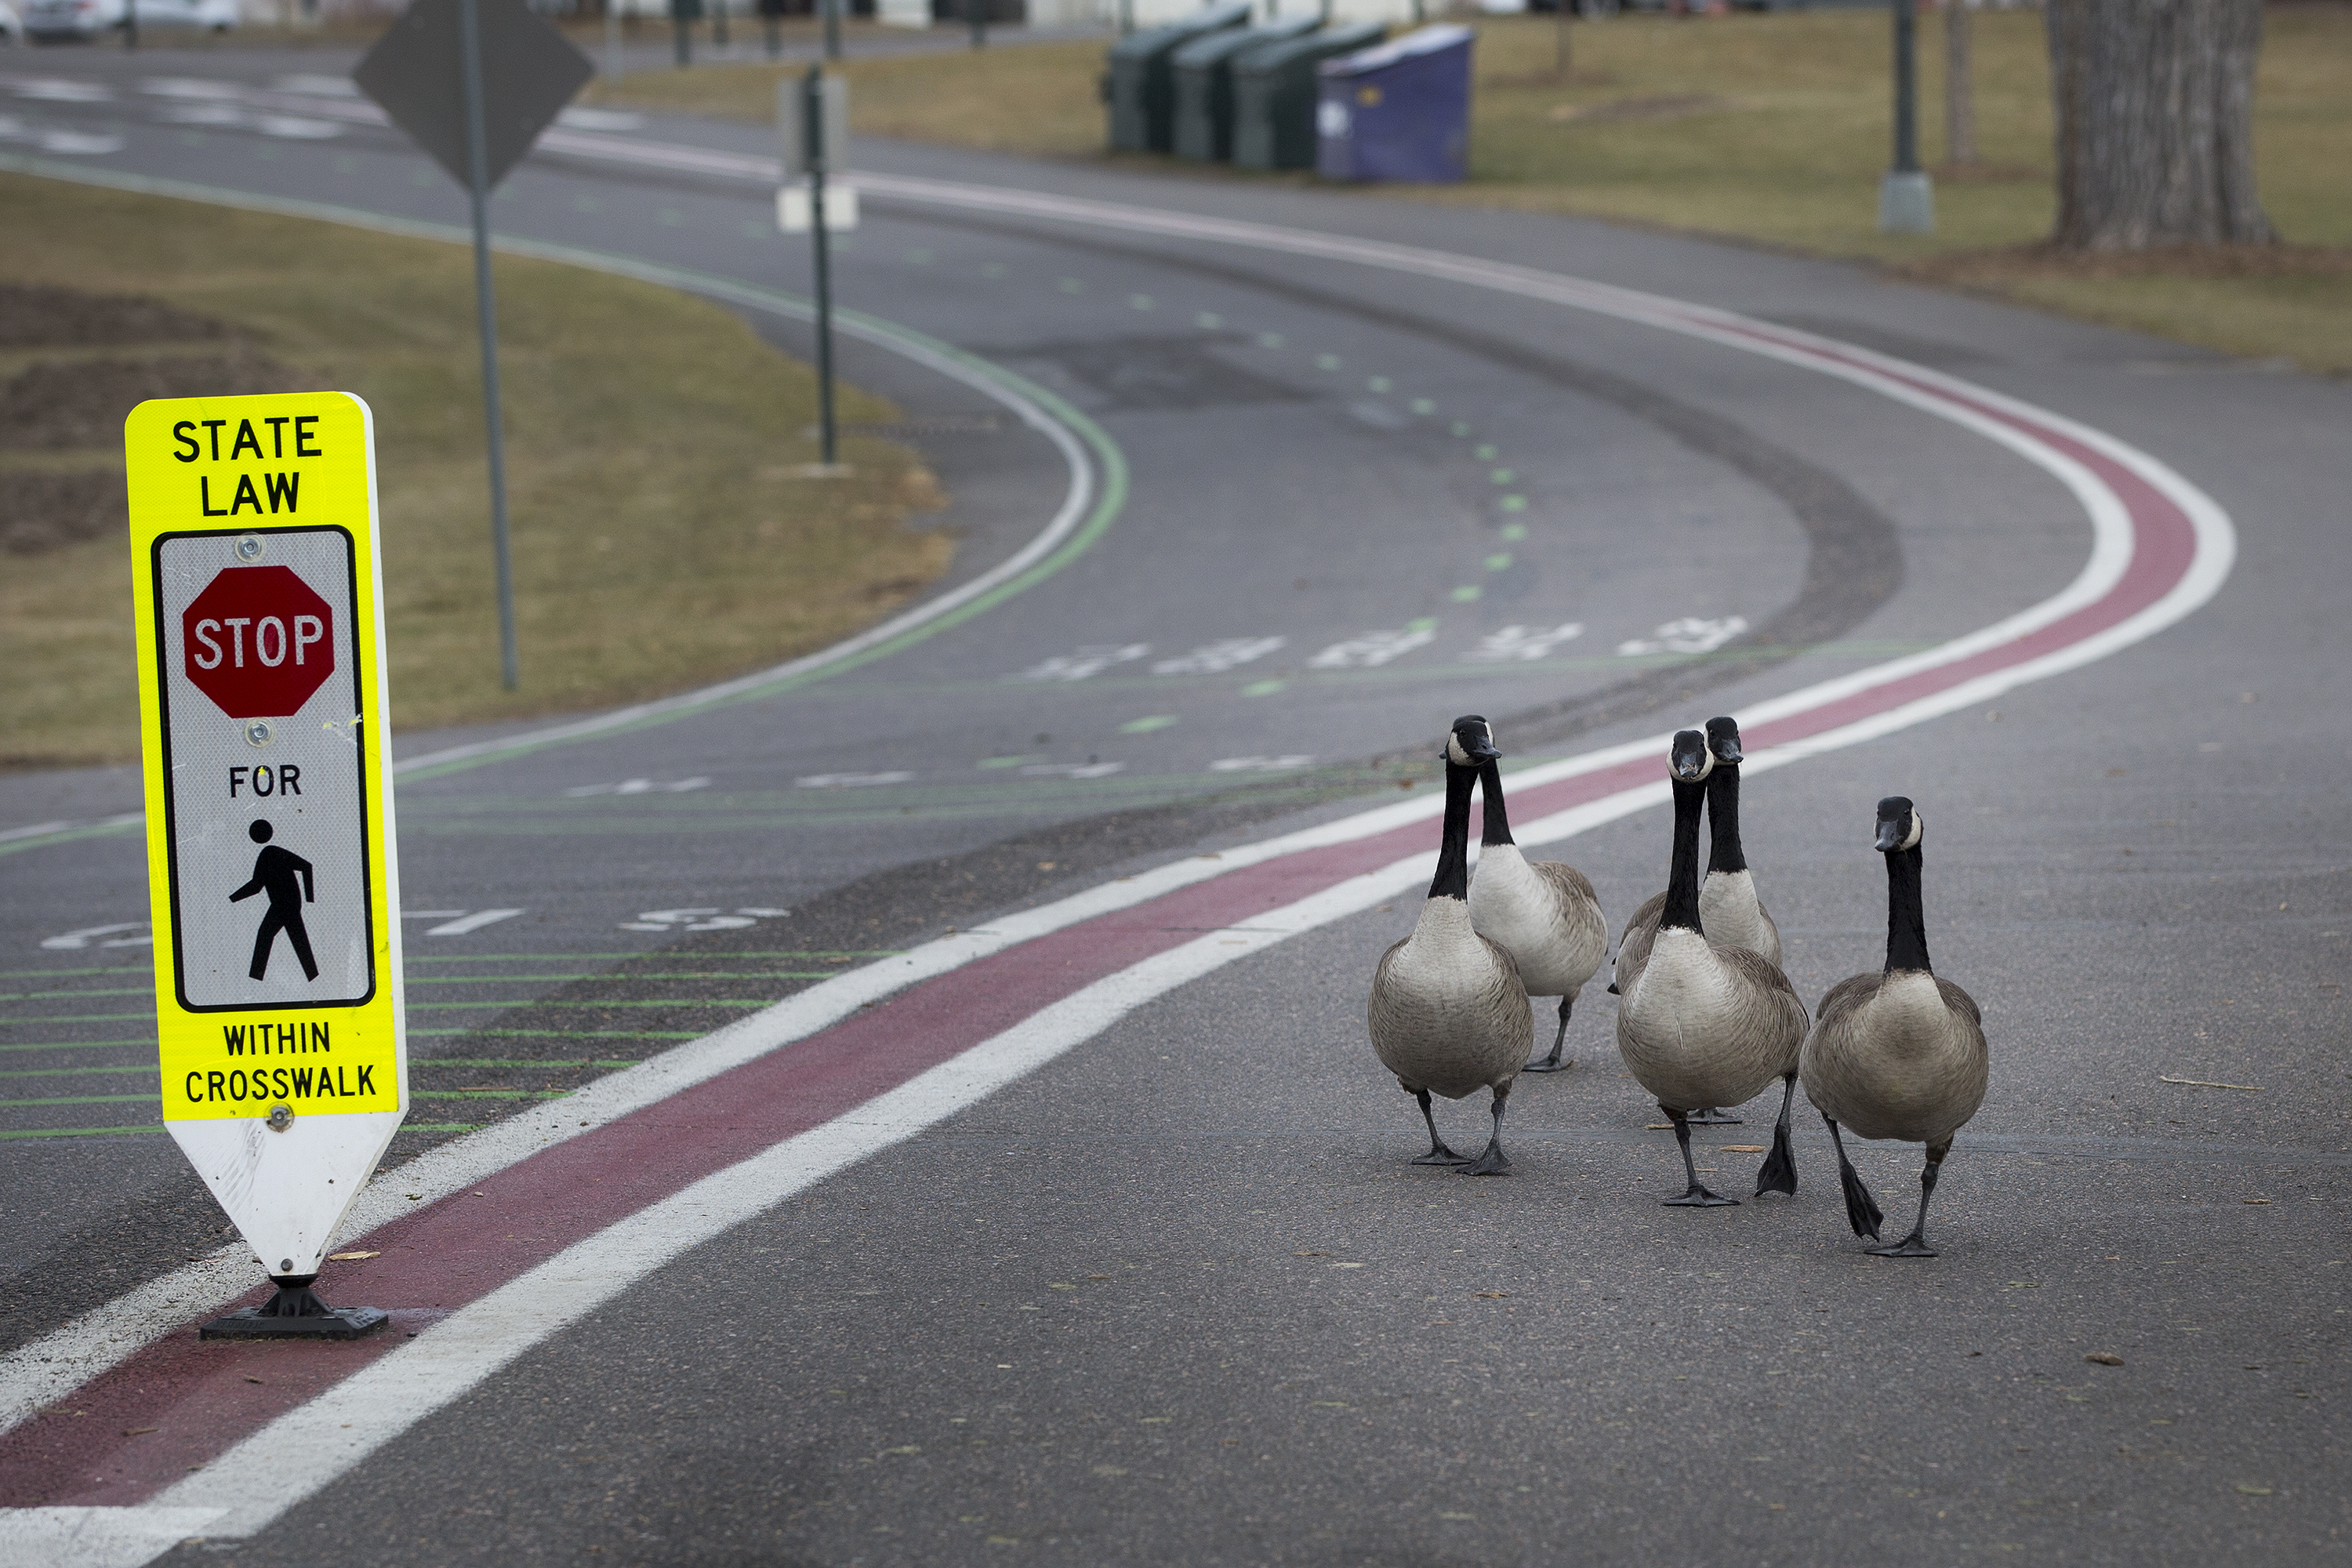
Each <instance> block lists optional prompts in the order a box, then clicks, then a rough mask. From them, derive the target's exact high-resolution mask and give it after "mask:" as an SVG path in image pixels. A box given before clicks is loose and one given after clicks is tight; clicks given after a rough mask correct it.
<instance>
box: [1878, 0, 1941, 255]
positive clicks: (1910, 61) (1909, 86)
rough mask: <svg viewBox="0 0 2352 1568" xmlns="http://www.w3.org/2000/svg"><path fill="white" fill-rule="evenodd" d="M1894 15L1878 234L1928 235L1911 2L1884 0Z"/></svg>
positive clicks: (1932, 221) (1932, 203)
mask: <svg viewBox="0 0 2352 1568" xmlns="http://www.w3.org/2000/svg"><path fill="white" fill-rule="evenodd" d="M1889 3H1890V4H1891V5H1893V7H1894V11H1895V166H1894V167H1893V168H1891V169H1889V170H1888V171H1887V172H1886V174H1885V178H1883V179H1882V180H1880V181H1879V184H1878V227H1879V232H1880V233H1882V234H1928V233H1932V232H1933V231H1934V230H1935V227H1936V193H1935V187H1934V185H1933V184H1930V183H1929V181H1928V179H1927V174H1925V173H1924V172H1923V171H1922V170H1921V169H1920V167H1919V26H1918V22H1919V17H1918V3H1917V0H1889Z"/></svg>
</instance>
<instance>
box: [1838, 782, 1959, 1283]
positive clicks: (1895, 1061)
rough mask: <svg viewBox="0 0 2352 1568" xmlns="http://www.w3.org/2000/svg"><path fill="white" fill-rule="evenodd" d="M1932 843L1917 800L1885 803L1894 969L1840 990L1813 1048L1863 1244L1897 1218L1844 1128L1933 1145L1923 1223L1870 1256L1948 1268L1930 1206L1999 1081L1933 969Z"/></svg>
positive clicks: (1925, 1174)
mask: <svg viewBox="0 0 2352 1568" xmlns="http://www.w3.org/2000/svg"><path fill="white" fill-rule="evenodd" d="M1926 832H1927V830H1926V826H1925V825H1924V824H1923V823H1922V822H1921V821H1920V818H1919V811H1918V808H1917V807H1916V805H1913V804H1912V803H1911V801H1910V799H1909V798H1908V797H1907V796H1905V795H1889V796H1887V797H1886V798H1885V800H1882V801H1880V802H1879V803H1878V826H1877V834H1876V837H1875V838H1874V842H1873V845H1872V847H1874V849H1876V850H1877V851H1878V853H1879V854H1881V855H1883V856H1885V859H1886V965H1885V968H1884V969H1883V970H1881V971H1879V972H1878V973H1874V974H1857V975H1855V976H1853V978H1852V979H1850V980H1842V981H1840V982H1839V983H1838V984H1835V985H1833V986H1832V987H1830V990H1829V994H1827V995H1825V996H1823V997H1822V1008H1821V1022H1820V1023H1819V1024H1818V1025H1816V1026H1814V1029H1813V1033H1812V1037H1811V1039H1809V1040H1807V1041H1806V1042H1805V1053H1804V1066H1803V1072H1804V1079H1805V1098H1806V1099H1808V1100H1811V1101H1812V1102H1813V1105H1814V1107H1815V1109H1817V1110H1820V1111H1821V1113H1822V1121H1826V1122H1827V1123H1828V1124H1829V1130H1830V1141H1831V1142H1832V1143H1833V1144H1835V1145H1836V1147H1837V1159H1838V1181H1839V1184H1840V1185H1841V1186H1843V1189H1844V1191H1845V1214H1846V1223H1847V1224H1848V1225H1849V1226H1852V1227H1853V1233H1854V1235H1856V1236H1858V1237H1866V1238H1868V1239H1869V1240H1872V1241H1876V1240H1877V1239H1878V1227H1879V1225H1880V1222H1881V1221H1882V1220H1883V1219H1884V1218H1885V1215H1882V1214H1881V1213H1880V1212H1879V1208H1878V1205H1877V1203H1876V1202H1875V1201H1874V1199H1873V1198H1872V1197H1871V1195H1870V1189H1869V1188H1868V1187H1866V1186H1864V1185H1863V1183H1862V1178H1861V1177H1860V1176H1858V1175H1856V1174H1855V1173H1854V1169H1853V1164H1852V1163H1850V1162H1849V1161H1848V1160H1847V1159H1846V1154H1845V1140H1844V1139H1843V1137H1841V1136H1840V1135H1839V1127H1840V1124H1841V1123H1843V1125H1844V1126H1845V1127H1846V1128H1847V1129H1849V1130H1851V1131H1853V1132H1854V1133H1855V1134H1857V1135H1858V1136H1860V1137H1864V1138H1892V1139H1898V1140H1900V1141H1902V1142H1909V1143H1923V1144H1925V1145H1927V1163H1925V1164H1924V1165H1923V1166H1922V1167H1921V1168H1920V1171H1919V1218H1918V1221H1917V1223H1916V1224H1915V1225H1913V1226H1912V1227H1911V1234H1910V1235H1908V1236H1906V1237H1904V1238H1903V1239H1902V1240H1901V1241H1898V1242H1895V1243H1894V1244H1892V1245H1891V1246H1885V1247H1871V1248H1870V1249H1869V1250H1870V1251H1871V1252H1872V1253H1873V1254H1874V1255H1876V1256H1877V1257H1880V1258H1933V1257H1935V1256H1936V1254H1935V1252H1934V1251H1933V1250H1932V1249H1931V1248H1930V1247H1928V1246H1927V1204H1928V1201H1929V1200H1930V1199H1932V1198H1933V1197H1934V1196H1935V1195H1936V1179H1937V1175H1938V1174H1939V1173H1941V1172H1942V1170H1943V1164H1944V1157H1945V1156H1946V1155H1947V1154H1948V1153H1950V1152H1951V1149H1952V1138H1953V1135H1954V1134H1955V1133H1957V1132H1958V1131H1959V1130H1960V1129H1961V1128H1962V1127H1965V1126H1966V1125H1968V1122H1969V1118H1970V1117H1972V1116H1974V1115H1975V1114H1976V1113H1977V1108H1978V1107H1979V1106H1980V1105H1982V1104H1983V1103H1984V1097H1985V1088H1986V1085H1987V1084H1988V1083H1989V1082H1990V1076H1991V1063H1990V1053H1989V1052H1988V1050H1987V1048H1986V1046H1985V1034H1984V1015H1983V1014H1982V1013H1981V1012H1980V1011H1979V1009H1978V1007H1977V1004H1976V999H1975V998H1974V997H1972V996H1970V995H1969V994H1968V993H1967V992H1965V991H1963V990H1961V989H1960V988H1959V987H1958V985H1955V984H1952V983H1951V982H1950V981H1948V980H1946V979H1945V978H1943V976H1941V975H1939V974H1937V973H1936V972H1935V967H1934V965H1933V964H1932V963H1929V962H1928V958H1927V909H1926V904H1925V900H1924V899H1923V897H1922V895H1921V892H1920V886H1919V873H1920V868H1921V866H1922V864H1923V863H1924V857H1923V856H1922V855H1921V854H1920V852H1919V845H1920V840H1921V839H1922V838H1924V837H1926Z"/></svg>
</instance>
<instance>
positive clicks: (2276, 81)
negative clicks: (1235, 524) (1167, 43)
mask: <svg viewBox="0 0 2352 1568" xmlns="http://www.w3.org/2000/svg"><path fill="white" fill-rule="evenodd" d="M2265 25H2266V26H2267V29H2268V31H2267V36H2266V42H2265V44H2264V47H2263V58H2262V65H2261V71H2260V78H2259V81H2258V85H2257V91H2256V96H2255V139H2256V140H2255V147H2256V156H2257V160H2258V172H2259V177H2260V181H2261V187H2262V193H2263V203H2264V205H2265V206H2266V207H2267V208H2268V210H2269V212H2270V215H2271V216H2272V219H2273V222H2275V223H2276V224H2277V226H2278V227H2279V230H2280V232H2281V233H2282V234H2283V235H2284V237H2286V238H2287V239H2288V240H2289V241H2291V242H2293V245H2292V246H2291V247H2287V248H2284V249H2281V250H2279V251H2277V252H2274V253H2273V254H2271V255H2270V256H2269V257H2268V258H2267V259H2265V260H2263V262H2261V263H2259V264H2257V265H2254V266H2251V267H2248V266H2243V265H2241V264H2240V263H2238V262H2235V261H2232V260H2231V259H2229V258H2227V257H2217V256H2215V255H2212V254H2206V253H2197V252H2183V253H2175V254H2169V255H2163V256H2157V257H2152V258H2146V259H2145V261H2143V262H2142V263H2139V264H2137V265H2134V266H2131V267H2124V268H2119V267H2116V266H2114V265H2111V264H2108V263H2105V262H2084V261H2082V260H2078V259H2075V258H2065V257H2060V256H2055V255H2053V254H2051V253H2049V252H2048V251H2046V250H2045V249H2044V248H2043V247H2042V244H2041V242H2042V239H2043V237H2045V236H2046V235H2047V234H2048V233H2049V230H2050V226H2051V221H2052V218H2053V216H2054V212H2055V201H2054V197H2053V191H2052V149H2051V110H2050V84H2049V68H2048V56H2047V50H2046V47H2045V44H2044V40H2043V36H2042V20H2041V17H2040V16H2038V15H2037V14H2035V13H2033V12H2031V11H2026V10H2007V11H1979V12H1978V13H1977V14H1976V17H1975V29H1974V37H1975V52H1976V73H1975V74H1976V105H1977V125H1978V133H1977V140H1978V158H1977V161H1976V163H1974V164H1973V165H1971V166H1969V167H1967V168H1954V167H1952V166H1950V165H1949V164H1948V162H1947V160H1946V156H1945V148H1944V135H1943V125H1944V118H1943V93H1944V76H1943V68H1944V58H1943V42H1942V40H1943V32H1942V24H1941V20H1940V18H1938V17H1937V16H1927V17H1923V18H1922V21H1921V25H1920V67H1921V83H1920V106H1921V110H1920V130H1921V142H1922V153H1923V155H1924V158H1925V160H1926V161H1927V163H1929V165H1930V167H1931V168H1932V169H1934V171H1935V173H1936V174H1937V181H1936V206H1937V232H1936V233H1935V234H1933V235H1928V236H1895V235H1882V234H1880V233H1879V232H1878V231H1877V200H1878V179H1879V175H1880V174H1881V173H1882V172H1883V171H1884V170H1885V167H1886V165H1887V163H1888V161H1889V142H1890V140H1891V130H1890V125H1891V110H1890V107H1889V102H1888V98H1889V89H1888V66H1887V55H1888V47H1889V44H1888V33H1887V26H1888V25H1887V20H1886V17H1885V14H1884V13H1883V12H1882V11H1878V10H1875V9H1871V10H1833V11H1781V12H1772V13H1767V14H1754V13H1741V14H1734V15H1732V16H1717V17H1707V18H1704V19H1698V18H1692V19H1683V18H1675V17H1667V16H1619V17H1615V18H1612V19H1611V20H1608V21H1605V22H1593V23H1578V24H1576V25H1574V26H1572V27H1571V28H1570V38H1571V40H1572V45H1571V47H1572V50H1573V55H1574V61H1573V63H1574V69H1573V71H1572V73H1571V74H1570V77H1569V78H1568V79H1565V80H1562V79H1560V78H1559V76H1558V75H1557V74H1556V73H1555V59H1556V56H1555V49H1556V44H1555V25H1554V24H1553V22H1552V21H1551V20H1550V19H1549V18H1548V17H1527V16H1497V17H1488V18H1484V19H1482V20H1480V21H1478V22H1477V23H1475V26H1476V27H1477V29H1478V35H1479V37H1478V47H1477V70H1478V91H1477V95H1476V98H1475V110H1474V115H1475V120H1474V124H1473V127H1472V133H1471V159H1472V170H1471V174H1472V177H1471V180H1470V181H1469V183H1467V184H1462V185H1454V186H1386V187H1381V191H1382V193H1383V194H1385V195H1403V196H1410V197H1416V198H1419V199H1423V200H1428V201H1435V202H1443V203H1448V204H1455V205H1469V206H1485V207H1495V206H1501V207H1509V208H1515V209H1518V210H1522V211H1530V212H1550V213H1560V214H1569V215H1575V216H1587V217H1600V218H1607V219H1612V220H1615V221H1618V222H1622V223H1631V224H1637V225H1644V226H1655V227H1660V228H1665V229H1672V230H1677V231H1681V232H1685V233H1693V234H1704V235H1710V236H1717V237H1725V238H1730V239H1736V240H1744V241H1748V242H1749V243H1754V244H1760V245H1764V246H1769V247H1775V248H1781V249H1788V250H1794V251H1801V252H1805V253H1809V254H1812V255H1824V256H1835V257H1843V258H1854V259H1861V260H1867V261H1874V262H1877V263H1880V264H1882V265H1885V266H1887V267H1889V268H1893V269H1895V271H1897V272H1898V273H1901V274H1903V275H1906V276H1911V277H1916V278H1917V279H1920V280H1922V281H1926V282H1933V283H1938V284H1944V285H1947V286H1957V287H1962V288H1968V289H1975V290H1979V291H1982V292H1987V293H1990V294H1995V295H1999V296H2001V297H2005V298H2010V299H2013V300H2021V301H2024V302H2028V303H2032V304H2036V305H2040V306H2042V307H2044V308H2047V309H2051V310H2059V311H2063V312H2064V313H2066V314H2069V315H2074V316H2077V317H2081V318H2085V319H2088V320H2093V321H2105V322H2108V323H2111V324H2114V325H2117V326H2124V327H2129V328H2133V329H2136V330H2138V331H2148V332H2154V333H2158V334H2159V335H2163V336H2168V337H2172V338H2176V339H2179V340H2181V341H2184V342H2195V343H2200V344H2202V345H2204V346H2206V347H2210V348H2213V349H2218V350H2221V351H2222V352H2225V353H2237V354H2244V355H2248V356H2251V357H2255V358H2273V357H2275V358H2284V359H2288V360H2291V361H2293V362H2294V363H2296V364H2298V365H2300V366H2302V367H2303V368H2305V369H2308V370H2317V371H2326V372H2333V373H2336V374H2347V373H2352V268H2347V265H2346V262H2345V257H2346V255H2347V251H2346V249H2345V247H2352V199H2347V197H2352V174H2347V171H2352V6H2342V5H2289V6H2273V8H2271V9H2270V11H2269V12H2268V14H2267V17H2266V24H2265ZM1102 56H1103V45H1102V44H1100V43H1068V44H1061V43H1057V44H1045V45H1034V46H1028V47H1021V48H1017V49H1015V48H1004V49H991V50H984V51H981V52H979V53H977V54H975V53H970V52H955V53H942V54H935V55H923V56H912V57H902V58H896V59H873V60H852V61H851V62H850V63H849V65H848V68H847V74H848V76H849V77H850V79H851V81H852V84H853V85H852V89H851V98H850V102H851V113H852V118H853V121H854V123H855V125H856V129H857V130H858V131H860V132H865V133H866V134H871V135H880V136H893V137H904V138H907V139H908V140H912V141H920V142H944V143H950V144H953V145H959V146H969V147H979V148H985V149H989V150H992V151H1000V152H1006V153H1026V154H1032V155H1038V156H1047V157H1062V158H1085V159H1104V158H1106V157H1107V156H1108V155H1107V154H1106V153H1104V152H1103V113H1102V108H1101V105H1100V104H1099V103H1098V102H1097V100H1096V97H1095V90H1096V89H1095V82H1096V79H1097V76H1098V75H1099V74H1100V72H1101V70H1102ZM776 75H777V73H776V71H775V70H774V69H773V68H768V67H764V66H725V67H714V68H708V69H705V68H699V67H698V68H695V69H693V70H689V71H683V72H680V71H671V72H664V73H653V74H640V75H638V76H635V77H631V78H629V79H626V80H625V81H624V82H623V83H621V84H620V86H619V87H618V88H617V89H611V90H606V91H603V92H600V93H599V94H598V99H599V101H604V102H608V103H614V104H623V103H627V104H636V105H640V106H644V107H648V108H662V109H671V110H690V111H694V112H699V113H706V114H716V115H723V116H730V117H733V118H739V119H747V120H757V121H766V120H769V119H771V118H772V115H773V104H774V82H775V79H776ZM599 85H600V86H601V84H599ZM592 90H593V89H592ZM1113 162H1116V163H1119V164H1122V165H1125V166H1129V167H1136V166H1150V167H1167V168H1171V169H1174V170H1181V171H1184V172H1187V173H1193V174H1202V173H1210V174H1215V175H1217V176H1219V177H1224V178H1234V179H1252V178H1255V179H1264V180H1273V181H1276V182H1289V183H1305V182H1306V180H1307V176H1302V175H1296V174H1282V175H1265V176H1251V175H1244V174H1236V173H1234V172H1233V171H1231V170H1215V171H1207V170H1203V169H1202V168H1201V166H1199V165H1194V164H1182V163H1165V162H1163V161H1161V160H1158V159H1149V160H1146V159H1139V158H1135V157H1131V156H1129V157H1122V158H1118V159H1116V160H1113Z"/></svg>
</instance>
